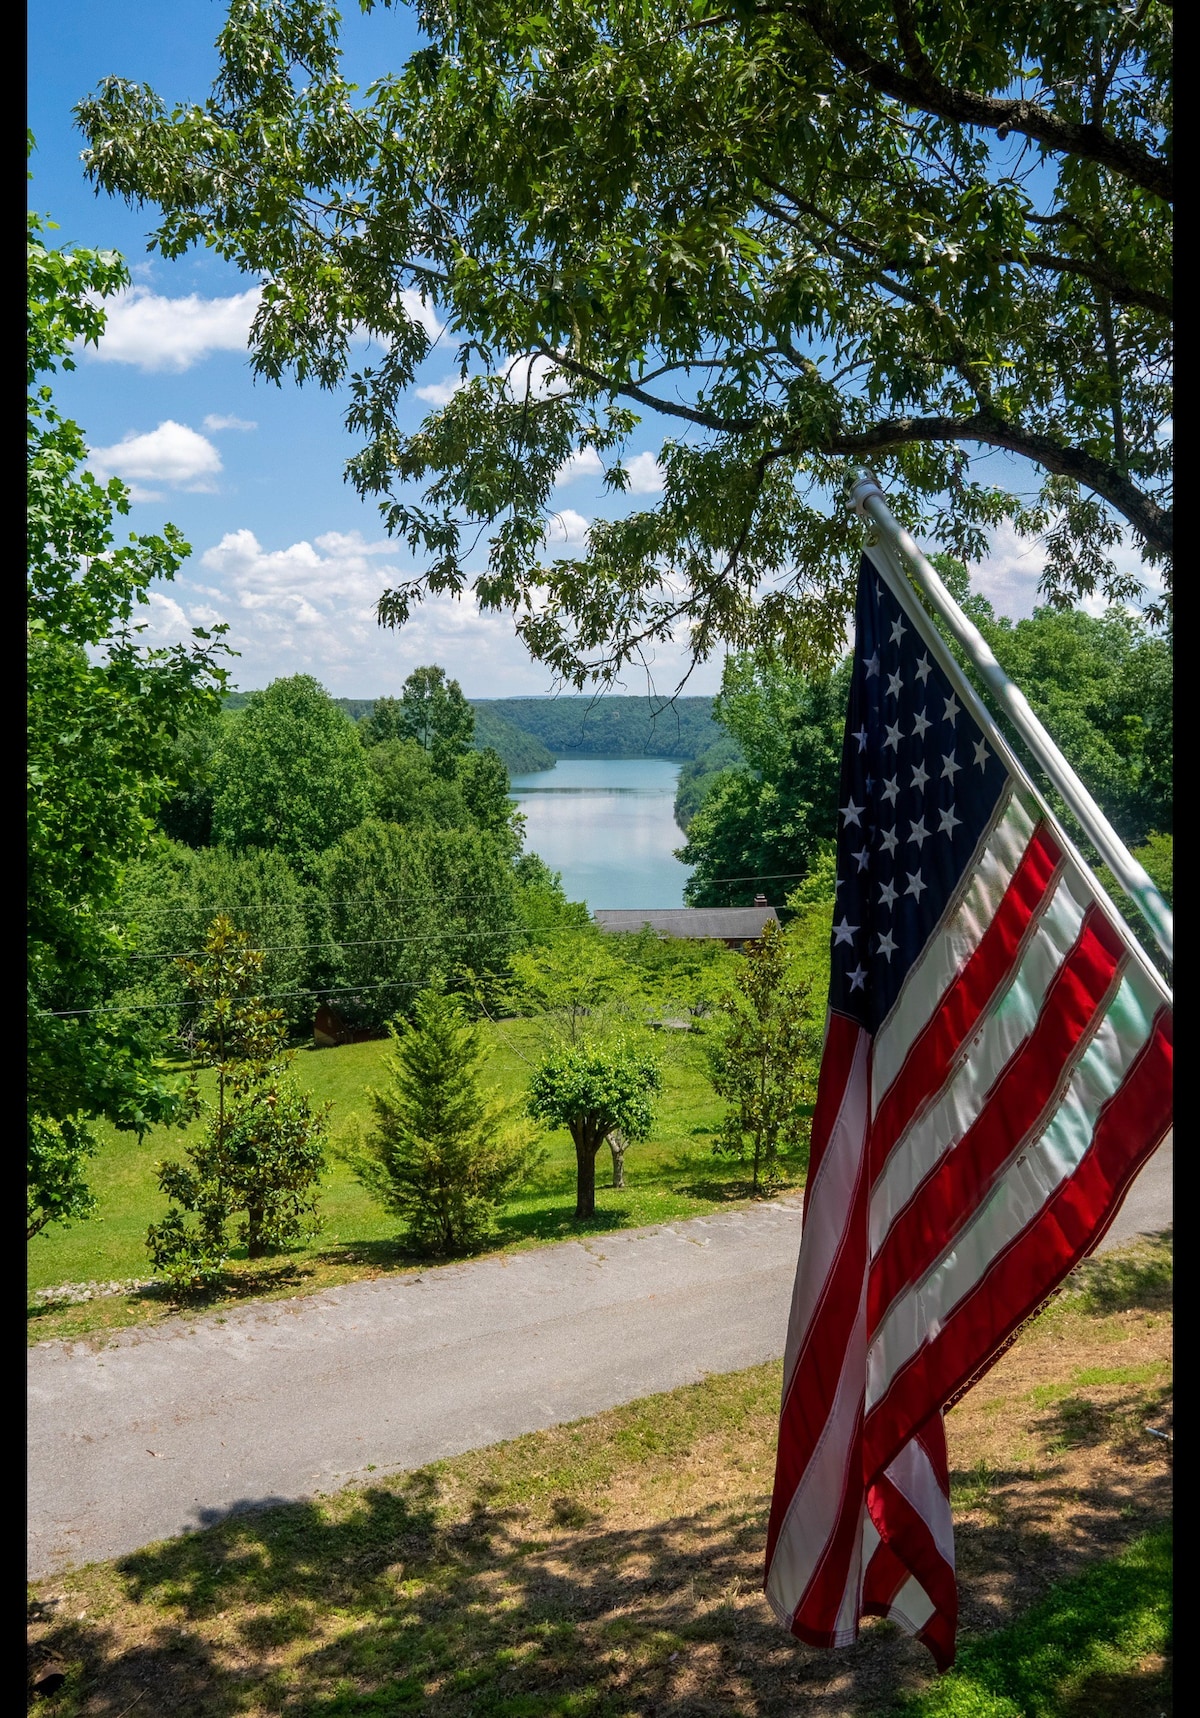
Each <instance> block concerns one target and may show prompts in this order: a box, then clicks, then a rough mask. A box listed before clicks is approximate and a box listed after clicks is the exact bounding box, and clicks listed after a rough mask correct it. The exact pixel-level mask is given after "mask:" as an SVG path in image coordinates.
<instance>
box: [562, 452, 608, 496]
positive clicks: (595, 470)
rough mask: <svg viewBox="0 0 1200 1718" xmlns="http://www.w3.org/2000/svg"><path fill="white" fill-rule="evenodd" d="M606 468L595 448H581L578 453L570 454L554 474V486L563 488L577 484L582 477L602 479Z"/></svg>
mask: <svg viewBox="0 0 1200 1718" xmlns="http://www.w3.org/2000/svg"><path fill="white" fill-rule="evenodd" d="M603 474H604V467H603V465H602V464H601V462H600V455H599V454H598V453H597V452H596V450H595V448H594V447H581V448H580V449H579V450H578V451H577V452H576V453H572V454H569V455H568V456H567V458H566V459H564V460H563V462H562V464H561V465H560V466H559V468H558V470H557V471H556V472H555V473H554V486H555V488H556V489H558V488H561V487H562V485H563V484H564V483H575V482H576V481H577V480H578V479H579V478H581V477H602V476H603Z"/></svg>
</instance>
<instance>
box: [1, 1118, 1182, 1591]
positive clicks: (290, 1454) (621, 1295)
mask: <svg viewBox="0 0 1200 1718" xmlns="http://www.w3.org/2000/svg"><path fill="white" fill-rule="evenodd" d="M1170 1220H1171V1206H1170V1143H1169V1142H1168V1143H1167V1145H1165V1146H1164V1147H1163V1149H1162V1151H1161V1152H1160V1153H1159V1154H1158V1157H1157V1158H1156V1159H1155V1160H1154V1161H1152V1162H1151V1163H1150V1164H1148V1165H1147V1167H1146V1169H1145V1170H1144V1171H1143V1174H1142V1176H1141V1178H1140V1180H1139V1182H1138V1183H1137V1184H1135V1186H1134V1188H1133V1189H1132V1190H1131V1192H1130V1195H1129V1198H1128V1199H1127V1201H1126V1205H1125V1209H1124V1210H1123V1211H1122V1213H1121V1215H1120V1217H1119V1218H1118V1222H1117V1224H1115V1225H1114V1227H1113V1229H1112V1231H1111V1232H1110V1234H1109V1236H1108V1237H1107V1238H1106V1244H1107V1245H1108V1246H1115V1245H1118V1244H1119V1243H1120V1242H1121V1241H1122V1240H1123V1239H1127V1238H1128V1236H1129V1234H1131V1233H1135V1232H1137V1231H1138V1230H1139V1229H1148V1230H1149V1229H1162V1228H1164V1227H1165V1226H1166V1224H1167V1223H1169V1222H1170ZM799 1233H800V1202H799V1200H780V1201H776V1202H775V1203H772V1204H768V1205H762V1206H757V1207H755V1208H753V1209H749V1210H744V1211H733V1212H724V1213H721V1214H719V1215H716V1216H712V1217H708V1218H693V1219H692V1220H691V1221H689V1222H684V1223H676V1224H669V1225H664V1226H662V1227H656V1228H651V1229H639V1230H632V1231H630V1232H628V1233H626V1234H615V1235H604V1236H600V1237H597V1238H596V1239H594V1240H591V1241H588V1242H586V1243H581V1242H576V1241H567V1242H563V1243H562V1244H560V1245H558V1246H554V1247H545V1248H540V1249H538V1250H537V1251H531V1252H526V1253H517V1254H509V1255H507V1256H504V1257H497V1258H491V1259H481V1260H476V1261H474V1262H472V1263H470V1264H462V1265H443V1266H441V1267H439V1268H437V1269H434V1270H428V1271H425V1272H423V1273H422V1274H420V1275H408V1276H402V1277H393V1278H381V1279H377V1280H375V1281H372V1282H359V1283H349V1284H346V1285H345V1286H344V1287H341V1288H337V1289H333V1290H330V1291H328V1292H326V1293H324V1294H317V1295H308V1296H304V1297H301V1298H297V1299H294V1300H287V1301H277V1302H272V1303H265V1304H263V1303H260V1304H259V1305H257V1306H246V1307H242V1308H240V1309H238V1310H236V1311H234V1312H232V1313H229V1314H227V1315H226V1316H225V1317H224V1318H223V1319H220V1320H218V1318H217V1317H216V1316H213V1315H210V1316H207V1317H205V1318H200V1319H195V1320H183V1319H172V1320H169V1321H167V1322H166V1323H164V1324H161V1325H158V1326H156V1327H155V1328H153V1329H152V1330H148V1331H128V1332H124V1333H122V1334H121V1335H119V1336H117V1337H116V1338H115V1339H114V1340H113V1341H112V1342H111V1343H110V1344H109V1345H108V1346H107V1347H105V1348H102V1349H100V1350H99V1351H94V1350H92V1349H91V1348H90V1347H89V1346H87V1345H86V1344H84V1343H73V1344H72V1343H59V1342H51V1343H44V1344H41V1345H39V1346H38V1347H36V1348H34V1349H32V1350H31V1352H30V1362H29V1572H30V1576H31V1578H35V1579H36V1578H39V1577H41V1576H43V1575H48V1574H51V1573H53V1572H54V1571H55V1570H58V1569H61V1568H64V1567H66V1566H68V1565H70V1564H72V1563H80V1562H86V1561H91V1560H92V1559H94V1558H103V1557H113V1556H119V1555H120V1554H122V1553H123V1552H127V1551H133V1550H136V1549H137V1548H138V1547H139V1546H141V1545H145V1544H148V1543H150V1542H152V1541H153V1540H156V1539H162V1538H166V1537H168V1536H169V1535H172V1534H175V1533H180V1532H183V1531H184V1530H185V1529H187V1528H189V1527H196V1526H203V1525H206V1524H208V1523H211V1522H213V1521H217V1520H219V1519H220V1518H221V1517H222V1516H224V1515H226V1514H228V1513H230V1512H231V1511H234V1510H237V1509H241V1508H246V1507H250V1506H252V1505H255V1504H261V1503H264V1502H268V1501H283V1500H284V1499H292V1498H300V1497H305V1496H311V1495H312V1494H313V1493H314V1492H319V1491H329V1490H331V1489H333V1488H334V1487H336V1486H339V1485H343V1484H345V1483H346V1482H347V1481H348V1480H351V1479H355V1478H360V1477H362V1476H363V1474H364V1471H365V1469H366V1468H367V1466H368V1464H372V1465H373V1466H374V1467H375V1468H376V1469H377V1470H379V1471H382V1472H386V1471H388V1470H392V1471H395V1470H398V1469H405V1468H413V1467H419V1466H420V1465H422V1464H423V1463H424V1462H428V1461H432V1460H434V1459H436V1458H438V1457H440V1456H449V1455H455V1454H458V1453H459V1452H461V1451H463V1450H467V1449H476V1448H479V1447H481V1446H482V1445H485V1444H490V1443H495V1442H497V1441H498V1440H499V1439H502V1438H510V1437H515V1436H516V1435H517V1434H519V1433H521V1432H527V1431H535V1430H537V1429H539V1428H541V1427H544V1426H550V1425H555V1424H559V1423H561V1422H562V1421H565V1420H573V1419H577V1418H579V1417H581V1416H583V1415H585V1414H593V1413H597V1412H599V1411H600V1410H601V1409H603V1408H608V1407H612V1406H614V1405H615V1404H617V1403H620V1402H627V1401H631V1400H633V1399H634V1398H635V1397H638V1396H643V1395H648V1394H650V1393H652V1392H653V1391H657V1390H669V1389H672V1388H674V1387H675V1386H676V1385H679V1384H685V1383H689V1382H692V1381H694V1380H695V1379H697V1378H700V1377H702V1376H703V1375H704V1374H705V1373H708V1372H729V1371H734V1370H736V1369H737V1368H738V1367H742V1366H751V1365H754V1364H755V1363H756V1362H759V1361H763V1360H769V1359H772V1358H773V1357H774V1356H776V1355H778V1354H779V1353H781V1352H782V1347H783V1337H784V1331H785V1326H786V1322H787V1309H788V1301H789V1298H790V1293H791V1285H792V1277H793V1274H794V1271H795V1263H796V1250H797V1245H798V1241H799Z"/></svg>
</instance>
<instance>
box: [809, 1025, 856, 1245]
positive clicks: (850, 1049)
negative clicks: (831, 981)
mask: <svg viewBox="0 0 1200 1718" xmlns="http://www.w3.org/2000/svg"><path fill="white" fill-rule="evenodd" d="M861 1035H862V1027H861V1026H860V1025H859V1024H858V1022H857V1020H851V1019H849V1018H848V1016H846V1015H845V1014H835V1013H833V1012H831V1013H830V1016H829V1026H828V1029H827V1030H826V1033H825V1046H824V1049H823V1050H822V1052H821V1070H820V1073H819V1074H818V1076H817V1101H816V1104H815V1105H814V1107H813V1119H812V1134H811V1144H810V1145H809V1150H808V1174H807V1176H806V1177H805V1182H806V1187H815V1186H816V1184H817V1175H818V1172H819V1170H820V1168H821V1163H822V1160H823V1158H824V1156H825V1148H826V1146H827V1145H828V1144H829V1136H830V1134H831V1133H832V1132H833V1129H834V1124H835V1123H836V1121H837V1118H838V1116H839V1114H840V1113H841V1108H842V1100H843V1098H844V1097H845V1095H846V1082H847V1081H848V1080H849V1078H850V1070H851V1068H852V1067H853V1066H854V1053H855V1051H856V1050H857V1048H858V1040H859V1038H860V1037H861ZM808 1206H809V1201H808V1197H807V1193H806V1195H805V1200H804V1219H803V1220H807V1217H808ZM803 1220H802V1223H801V1228H802V1229H803Z"/></svg>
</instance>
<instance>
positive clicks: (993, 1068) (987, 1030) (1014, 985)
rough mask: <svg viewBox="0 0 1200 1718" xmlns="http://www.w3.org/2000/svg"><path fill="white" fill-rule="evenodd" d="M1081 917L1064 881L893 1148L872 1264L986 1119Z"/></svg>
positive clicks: (877, 1208)
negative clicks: (951, 1154) (942, 1163)
mask: <svg viewBox="0 0 1200 1718" xmlns="http://www.w3.org/2000/svg"><path fill="white" fill-rule="evenodd" d="M1072 881H1074V882H1076V885H1078V879H1072ZM1083 913H1084V908H1083V906H1081V904H1080V903H1079V901H1078V900H1077V899H1076V897H1075V894H1074V892H1073V891H1072V889H1071V887H1070V885H1069V883H1068V881H1067V878H1066V876H1065V875H1064V876H1062V877H1061V878H1060V879H1059V882H1058V885H1057V887H1056V888H1055V890H1054V893H1053V895H1052V896H1051V898H1050V900H1049V902H1048V903H1047V904H1046V906H1045V908H1044V909H1043V912H1042V914H1041V918H1040V921H1037V922H1036V929H1035V931H1034V934H1033V936H1032V938H1031V939H1030V941H1029V943H1028V945H1027V947H1026V951H1025V956H1024V959H1023V960H1022V961H1021V964H1020V966H1019V967H1018V968H1017V969H1016V972H1015V974H1014V975H1013V976H1012V978H1011V981H1010V982H1009V984H1008V985H1007V986H1004V985H1001V986H999V987H998V989H997V992H996V995H995V997H994V998H993V1001H992V1005H991V1008H990V1010H989V1011H988V1013H987V1014H985V1015H984V1016H983V1018H982V1019H981V1021H980V1024H979V1026H978V1028H977V1029H976V1032H975V1035H974V1037H972V1038H969V1039H968V1040H967V1042H966V1043H965V1044H964V1045H963V1046H962V1048H961V1049H960V1050H959V1052H958V1055H957V1057H956V1058H955V1062H954V1064H953V1066H952V1068H951V1071H950V1075H949V1077H948V1079H947V1081H946V1084H945V1085H943V1087H942V1089H941V1091H940V1092H939V1093H938V1095H937V1097H936V1098H935V1099H934V1100H933V1103H932V1104H931V1105H930V1107H929V1108H928V1109H926V1110H924V1111H919V1112H918V1114H917V1115H916V1116H915V1117H914V1118H913V1120H912V1121H911V1122H910V1123H909V1126H908V1128H907V1129H906V1131H905V1132H904V1133H902V1134H901V1135H900V1138H899V1139H898V1140H897V1141H896V1144H895V1146H894V1147H893V1148H892V1152H891V1155H890V1156H889V1158H888V1161H887V1164H886V1166H885V1167H884V1170H883V1172H882V1174H881V1175H880V1177H879V1179H878V1180H877V1181H876V1183H875V1187H874V1190H873V1191H872V1194H871V1256H872V1258H874V1256H875V1254H876V1253H878V1251H879V1249H880V1247H881V1246H882V1245H883V1240H884V1236H885V1235H886V1234H887V1231H888V1229H889V1228H890V1227H891V1224H892V1222H893V1221H894V1220H895V1218H896V1217H897V1216H898V1215H899V1214H900V1212H901V1211H902V1210H903V1209H904V1207H905V1205H907V1204H908V1201H909V1200H910V1199H911V1198H912V1195H913V1194H914V1193H915V1192H916V1190H917V1188H918V1187H919V1186H920V1185H921V1183H922V1182H923V1181H924V1179H925V1177H926V1176H927V1175H928V1174H929V1172H930V1171H931V1170H932V1169H933V1168H934V1167H935V1166H936V1165H937V1163H938V1162H939V1160H940V1159H941V1158H942V1157H943V1156H944V1155H945V1153H946V1152H947V1151H949V1150H950V1148H951V1146H953V1145H956V1144H957V1143H958V1141H959V1140H960V1139H962V1137H963V1135H964V1134H965V1133H966V1132H967V1129H968V1128H969V1127H970V1126H971V1125H972V1123H973V1122H975V1121H976V1120H977V1119H978V1117H979V1116H980V1115H981V1114H982V1112H983V1109H984V1106H985V1104H986V1102H987V1099H988V1095H989V1093H990V1091H991V1088H992V1086H993V1085H994V1084H995V1082H996V1080H997V1078H998V1077H999V1076H1000V1074H1001V1073H1002V1072H1003V1071H1004V1068H1005V1067H1006V1065H1007V1064H1008V1062H1009V1060H1010V1059H1011V1058H1012V1056H1013V1054H1014V1053H1015V1051H1016V1050H1018V1049H1019V1048H1020V1046H1021V1045H1022V1044H1023V1043H1024V1041H1025V1039H1026V1038H1027V1037H1028V1036H1029V1034H1030V1033H1031V1032H1032V1031H1033V1028H1034V1027H1035V1026H1036V1025H1037V1020H1038V1015H1039V1014H1040V1013H1041V1010H1042V1004H1043V1002H1044V1001H1045V997H1046V992H1047V990H1049V988H1050V984H1051V981H1052V979H1053V978H1054V975H1055V973H1056V972H1057V971H1058V969H1059V967H1060V966H1061V965H1062V963H1063V961H1064V960H1065V958H1066V956H1067V954H1068V953H1069V952H1070V949H1071V947H1072V945H1073V943H1074V942H1075V939H1076V937H1077V936H1078V935H1079V927H1080V925H1081V924H1082V923H1083Z"/></svg>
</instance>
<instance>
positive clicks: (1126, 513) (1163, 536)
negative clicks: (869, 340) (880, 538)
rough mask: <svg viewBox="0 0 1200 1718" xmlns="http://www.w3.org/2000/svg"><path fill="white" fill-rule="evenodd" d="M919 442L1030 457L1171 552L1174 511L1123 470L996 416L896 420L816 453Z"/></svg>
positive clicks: (1165, 552) (1155, 546)
mask: <svg viewBox="0 0 1200 1718" xmlns="http://www.w3.org/2000/svg"><path fill="white" fill-rule="evenodd" d="M915 441H978V442H983V443H985V444H986V445H987V446H990V447H1003V448H1006V449H1007V450H1008V451H1009V452H1010V453H1020V454H1024V456H1025V457H1026V459H1030V460H1032V461H1033V462H1034V464H1035V465H1040V466H1043V467H1044V468H1045V469H1046V470H1047V471H1051V472H1053V473H1054V474H1055V475H1056V476H1059V477H1070V478H1073V479H1074V480H1075V481H1076V482H1077V483H1082V484H1083V485H1084V486H1085V487H1086V488H1088V489H1092V490H1094V491H1095V492H1096V494H1097V495H1099V496H1101V497H1102V498H1103V499H1104V500H1105V501H1107V502H1109V503H1110V504H1111V505H1112V506H1113V507H1114V508H1115V509H1116V510H1117V512H1118V513H1120V514H1121V515H1122V516H1123V517H1124V518H1125V519H1127V520H1128V521H1129V523H1130V524H1131V525H1132V526H1133V528H1134V530H1135V531H1137V532H1138V534H1139V535H1140V536H1141V537H1142V538H1143V540H1144V541H1145V543H1146V545H1147V547H1148V548H1150V549H1153V550H1155V551H1156V552H1157V553H1158V554H1161V555H1170V553H1171V542H1172V517H1173V516H1172V513H1171V511H1170V510H1169V509H1167V508H1163V507H1160V506H1159V505H1158V503H1157V501H1155V500H1154V499H1153V498H1152V497H1151V496H1149V495H1146V494H1145V493H1144V492H1143V491H1142V490H1140V489H1139V488H1138V487H1137V486H1136V484H1134V483H1132V482H1130V480H1129V478H1128V477H1126V476H1125V474H1124V473H1123V472H1121V471H1118V470H1117V468H1116V467H1115V466H1112V465H1109V464H1108V463H1107V462H1106V461H1104V460H1102V459H1097V458H1096V457H1095V455H1094V454H1090V453H1086V452H1085V451H1084V450H1083V449H1082V448H1077V447H1063V445H1062V444H1061V442H1057V441H1055V440H1054V439H1053V437H1051V436H1047V435H1040V434H1038V432H1037V431H1036V430H1026V429H1020V428H1019V427H1017V426H1016V425H1014V424H1009V423H1005V422H1004V420H1003V419H1001V418H998V417H995V416H994V415H993V414H991V413H987V412H980V413H978V414H977V415H976V416H975V417H971V418H892V419H889V420H885V421H884V422H883V423H878V424H874V425H873V426H872V427H871V428H870V429H869V430H862V431H860V432H858V433H857V434H854V435H841V436H831V437H830V438H829V440H828V441H827V442H826V443H825V444H824V446H823V447H821V448H819V449H814V450H813V451H816V452H821V453H831V454H839V455H846V456H848V457H854V456H856V455H861V454H865V453H877V452H880V451H882V450H883V449H885V448H889V447H900V446H903V445H904V444H905V443H907V442H915ZM795 451H796V452H799V451H800V449H799V448H797V449H796V450H795Z"/></svg>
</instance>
